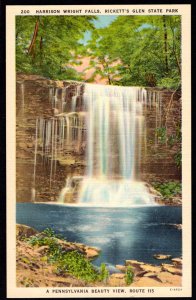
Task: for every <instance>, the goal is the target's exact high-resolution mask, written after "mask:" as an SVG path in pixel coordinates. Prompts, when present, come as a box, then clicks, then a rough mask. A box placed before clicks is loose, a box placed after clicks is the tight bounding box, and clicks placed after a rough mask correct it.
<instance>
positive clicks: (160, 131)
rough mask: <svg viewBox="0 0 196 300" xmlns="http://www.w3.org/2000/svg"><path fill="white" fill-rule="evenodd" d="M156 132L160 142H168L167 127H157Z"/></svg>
mask: <svg viewBox="0 0 196 300" xmlns="http://www.w3.org/2000/svg"><path fill="white" fill-rule="evenodd" d="M155 134H156V135H157V138H158V142H159V143H161V144H165V143H166V142H167V129H166V127H157V128H156V131H155Z"/></svg>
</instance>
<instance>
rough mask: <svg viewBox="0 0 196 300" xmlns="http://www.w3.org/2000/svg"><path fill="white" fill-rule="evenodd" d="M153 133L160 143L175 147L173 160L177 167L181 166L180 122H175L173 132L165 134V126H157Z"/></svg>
mask: <svg viewBox="0 0 196 300" xmlns="http://www.w3.org/2000/svg"><path fill="white" fill-rule="evenodd" d="M155 134H156V135H157V138H158V142H159V143H160V144H166V143H167V144H168V146H169V147H170V148H173V147H174V148H175V151H176V153H175V154H174V162H175V164H176V165H177V167H178V168H180V167H181V164H182V153H181V141H182V132H181V126H180V124H177V125H176V127H175V132H174V133H172V134H170V135H169V136H168V135H167V128H166V127H164V126H163V127H157V128H156V130H155Z"/></svg>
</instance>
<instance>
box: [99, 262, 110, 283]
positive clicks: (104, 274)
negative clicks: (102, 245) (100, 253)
mask: <svg viewBox="0 0 196 300" xmlns="http://www.w3.org/2000/svg"><path fill="white" fill-rule="evenodd" d="M108 277H109V271H108V269H107V268H106V265H105V264H104V263H102V264H101V267H100V275H99V279H100V281H104V282H107V279H108Z"/></svg>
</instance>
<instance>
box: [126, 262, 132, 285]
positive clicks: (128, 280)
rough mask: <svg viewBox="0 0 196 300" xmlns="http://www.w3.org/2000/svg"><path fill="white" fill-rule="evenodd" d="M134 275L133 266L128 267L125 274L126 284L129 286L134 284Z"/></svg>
mask: <svg viewBox="0 0 196 300" xmlns="http://www.w3.org/2000/svg"><path fill="white" fill-rule="evenodd" d="M133 278H134V273H133V270H132V267H131V266H128V267H127V270H126V273H125V282H126V284H127V285H130V284H131V283H132V282H133Z"/></svg>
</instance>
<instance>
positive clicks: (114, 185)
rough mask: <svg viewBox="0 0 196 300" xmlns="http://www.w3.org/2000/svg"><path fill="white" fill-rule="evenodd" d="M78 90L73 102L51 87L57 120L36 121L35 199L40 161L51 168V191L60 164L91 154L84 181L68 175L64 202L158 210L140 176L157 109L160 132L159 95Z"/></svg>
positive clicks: (92, 87) (64, 91)
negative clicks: (152, 116)
mask: <svg viewBox="0 0 196 300" xmlns="http://www.w3.org/2000/svg"><path fill="white" fill-rule="evenodd" d="M73 87H74V89H75V94H74V96H73V93H72V96H71V98H69V97H70V96H69V93H70V92H69V86H67V87H65V88H53V87H51V88H50V89H49V101H50V103H51V105H52V108H53V109H54V110H55V111H54V114H55V116H54V117H52V118H48V119H46V118H43V117H39V118H38V119H37V121H36V139H35V158H34V175H33V193H32V199H35V191H36V189H35V188H36V182H35V181H36V180H35V179H36V164H37V155H41V157H42V161H43V163H44V164H45V163H46V162H47V163H50V179H49V182H50V189H52V186H53V185H54V183H55V174H56V164H57V161H58V160H59V161H60V160H61V159H63V160H64V161H65V160H66V159H68V160H69V159H72V160H73V158H72V154H71V153H76V154H79V155H81V153H82V155H83V154H84V153H86V166H87V167H86V172H85V176H83V177H81V174H80V175H79V176H78V175H77V173H76V174H74V176H72V175H71V174H67V178H66V185H65V187H64V188H63V189H62V191H61V193H60V196H59V202H67V199H68V198H69V197H71V196H70V195H71V193H72V194H74V197H75V198H74V199H76V198H77V202H79V203H80V204H81V205H94V206H95V205H97V206H131V205H146V204H149V205H152V204H154V196H153V195H151V194H150V193H149V191H148V188H147V185H146V184H145V183H144V182H141V181H140V173H141V162H142V161H143V159H145V155H146V153H147V146H146V145H147V132H146V123H145V122H146V121H145V115H146V113H148V111H149V110H151V108H153V107H154V111H155V118H156V122H155V123H156V127H158V126H159V127H160V125H161V105H162V104H161V97H160V93H159V92H157V91H147V90H146V89H144V88H139V87H119V86H104V85H95V84H83V85H81V84H80V85H76V84H75V85H74V86H73ZM73 87H72V89H73ZM156 144H157V138H156V135H155V146H156ZM67 156H69V157H68V158H67ZM73 187H74V188H73ZM68 194H69V195H68ZM76 194H77V197H76V196H75V195H76ZM70 199H71V198H70ZM74 201H75V200H74ZM69 202H73V201H71V200H70V201H69Z"/></svg>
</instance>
